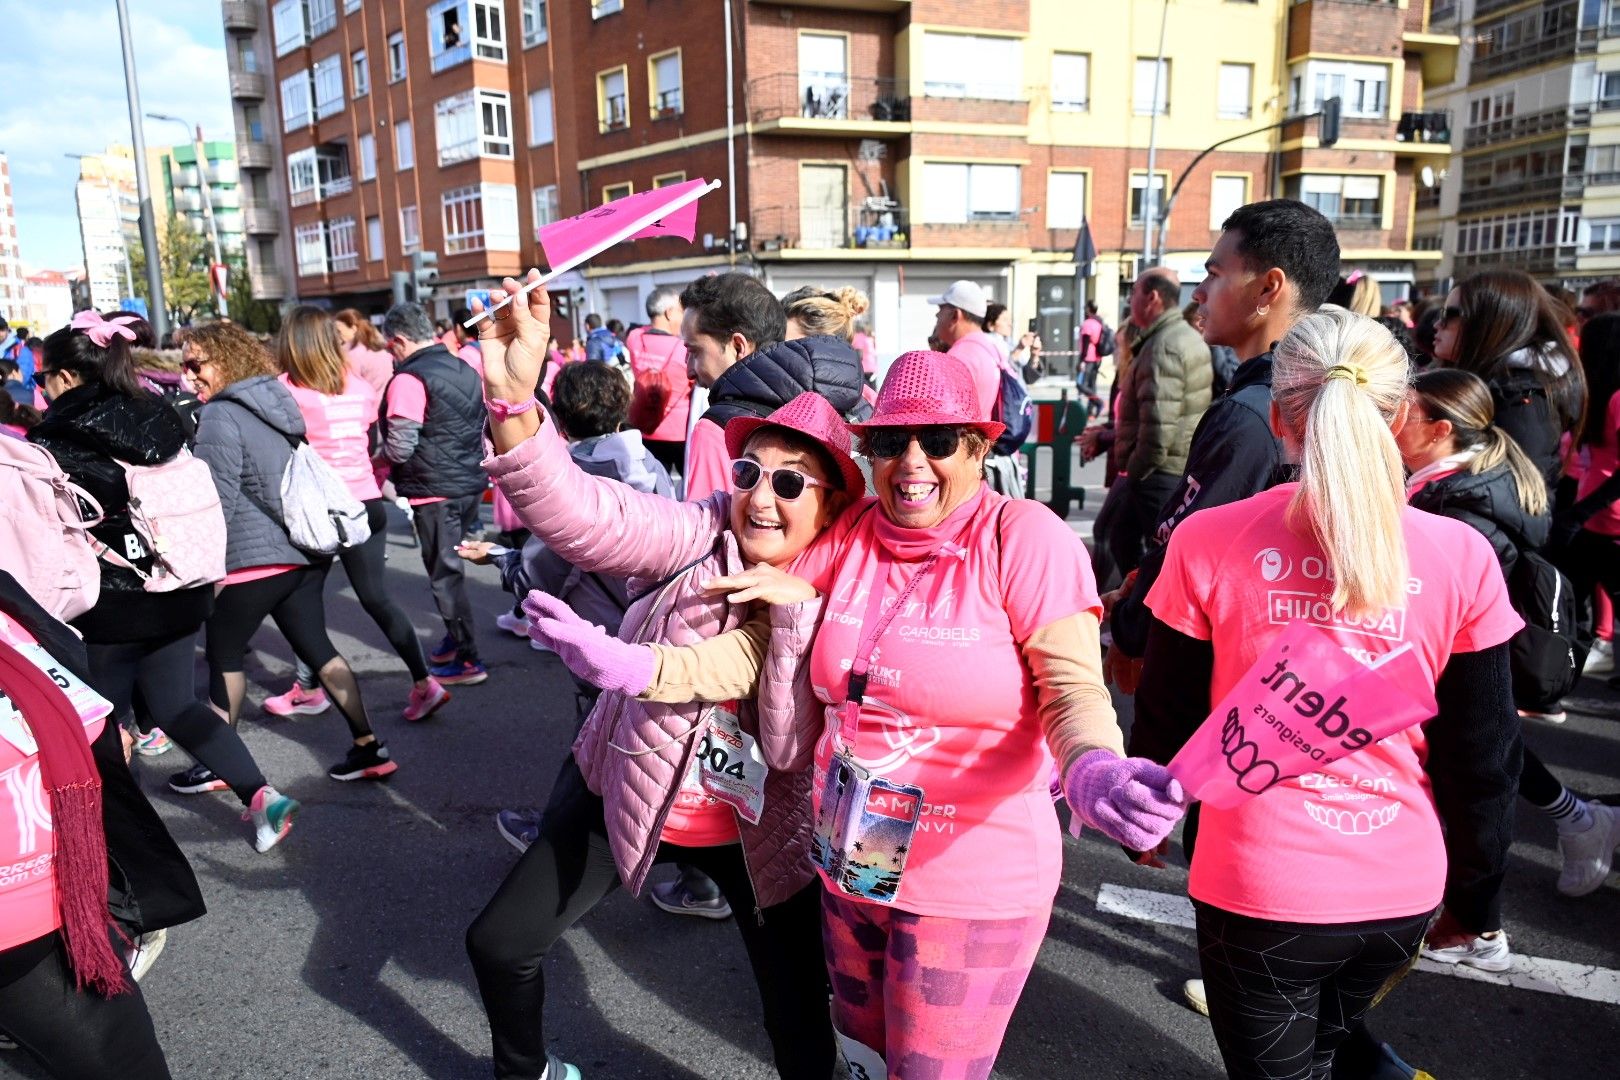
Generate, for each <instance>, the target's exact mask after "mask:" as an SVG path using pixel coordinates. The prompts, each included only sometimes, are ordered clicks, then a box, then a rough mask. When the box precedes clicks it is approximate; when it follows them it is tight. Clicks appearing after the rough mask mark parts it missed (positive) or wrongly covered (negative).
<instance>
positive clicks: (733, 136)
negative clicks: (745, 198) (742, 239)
mask: <svg viewBox="0 0 1620 1080" xmlns="http://www.w3.org/2000/svg"><path fill="white" fill-rule="evenodd" d="M725 8H726V17H725V26H726V206H727V213H728V215H729V226H730V227H729V228H728V229H727V230H726V261H727V263H729V264H730V265H732V266H736V265H737V79H736V75H735V72H734V71H733V67H732V55H731V52H732V45H731V0H725Z"/></svg>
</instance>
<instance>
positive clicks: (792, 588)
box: [703, 563, 819, 605]
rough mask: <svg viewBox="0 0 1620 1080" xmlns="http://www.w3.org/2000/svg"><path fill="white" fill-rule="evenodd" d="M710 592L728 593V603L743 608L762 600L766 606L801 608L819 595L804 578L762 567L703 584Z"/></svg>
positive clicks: (711, 579)
mask: <svg viewBox="0 0 1620 1080" xmlns="http://www.w3.org/2000/svg"><path fill="white" fill-rule="evenodd" d="M703 588H704V590H705V591H707V592H723V593H727V594H728V595H727V596H726V599H727V600H730V601H731V602H732V603H734V604H744V603H747V602H748V601H750V600H763V601H765V602H766V603H767V604H772V605H779V604H802V603H804V602H805V601H806V600H814V599H815V598H816V597H817V595H819V594H818V593H817V592H816V590H815V587H814V586H812V585H811V584H810V583H809V582H808V581H805V580H804V579H803V578H797V577H794V576H793V575H792V574H790V573H788V572H787V571H785V570H778V569H777V568H776V567H774V566H770V565H767V564H765V563H760V564H759V565H758V566H755V567H753V568H752V569H749V570H744V571H743V572H742V573H740V574H728V575H726V576H725V577H717V578H710V579H709V580H708V581H705V582H704V583H703Z"/></svg>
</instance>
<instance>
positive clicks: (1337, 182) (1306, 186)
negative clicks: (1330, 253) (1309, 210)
mask: <svg viewBox="0 0 1620 1080" xmlns="http://www.w3.org/2000/svg"><path fill="white" fill-rule="evenodd" d="M1382 187H1383V181H1382V179H1381V178H1380V177H1377V176H1325V175H1322V174H1320V173H1306V174H1305V175H1304V176H1299V177H1295V178H1292V179H1290V181H1289V182H1288V183H1287V184H1286V185H1285V188H1288V189H1292V191H1291V194H1290V195H1289V197H1290V198H1296V199H1298V200H1299V201H1301V202H1303V203H1304V204H1305V205H1307V206H1310V207H1313V208H1315V209H1316V210H1319V211H1321V213H1322V216H1323V217H1325V218H1327V219H1328V220H1329V221H1332V222H1333V223H1334V224H1335V225H1338V226H1340V227H1341V228H1342V227H1344V226H1347V225H1358V226H1361V227H1363V228H1376V227H1377V226H1378V225H1379V223H1380V222H1381V221H1382V217H1383V214H1382V211H1381V210H1380V208H1379V204H1380V202H1381V199H1380V195H1381V189H1382Z"/></svg>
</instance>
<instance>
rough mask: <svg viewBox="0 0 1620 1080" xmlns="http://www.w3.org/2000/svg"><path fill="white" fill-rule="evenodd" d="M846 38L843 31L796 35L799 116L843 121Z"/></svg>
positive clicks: (846, 98) (845, 114)
mask: <svg viewBox="0 0 1620 1080" xmlns="http://www.w3.org/2000/svg"><path fill="white" fill-rule="evenodd" d="M849 89H850V87H849V38H847V37H845V36H844V35H843V34H813V33H809V32H805V33H801V34H800V35H799V100H800V101H801V102H802V103H803V104H802V106H801V109H800V112H801V115H803V116H806V117H809V118H811V119H822V120H843V119H845V118H847V117H848V116H849Z"/></svg>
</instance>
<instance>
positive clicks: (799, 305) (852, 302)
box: [782, 285, 872, 341]
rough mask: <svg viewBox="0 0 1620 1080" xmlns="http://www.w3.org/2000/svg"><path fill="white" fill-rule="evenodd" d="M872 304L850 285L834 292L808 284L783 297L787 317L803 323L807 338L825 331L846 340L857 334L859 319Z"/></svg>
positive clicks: (864, 295) (800, 326)
mask: <svg viewBox="0 0 1620 1080" xmlns="http://www.w3.org/2000/svg"><path fill="white" fill-rule="evenodd" d="M871 306H872V304H871V301H870V300H868V299H867V296H866V294H865V293H864V292H862V291H861V290H859V289H854V288H851V287H850V286H848V285H845V286H843V287H841V288H839V289H837V290H836V291H834V292H828V291H826V290H825V289H823V288H821V287H820V286H819V285H806V286H804V287H803V288H800V289H794V290H793V291H792V292H790V293H788V294H787V295H786V296H784V297H782V307H783V309H784V310H785V312H786V313H787V317H788V318H789V319H791V320H793V321H794V322H796V323H798V324H799V329H800V331H801V332H803V334H804V335H805V336H806V337H814V336H816V335H821V334H825V335H829V336H831V337H840V338H843V339H844V340H845V341H848V340H850V339H851V338H853V337H854V336H855V320H856V319H857V318H859V317H860V316H862V315H864V314H866V311H867V309H868V308H870V307H871Z"/></svg>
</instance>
